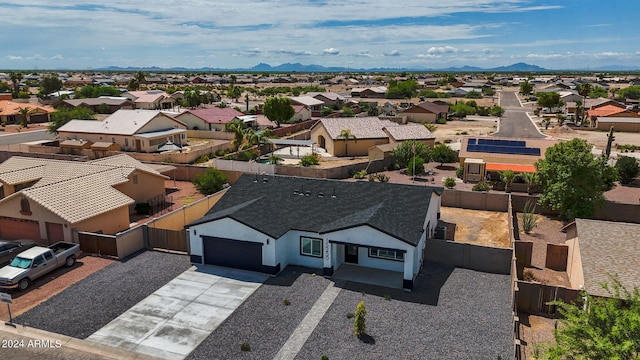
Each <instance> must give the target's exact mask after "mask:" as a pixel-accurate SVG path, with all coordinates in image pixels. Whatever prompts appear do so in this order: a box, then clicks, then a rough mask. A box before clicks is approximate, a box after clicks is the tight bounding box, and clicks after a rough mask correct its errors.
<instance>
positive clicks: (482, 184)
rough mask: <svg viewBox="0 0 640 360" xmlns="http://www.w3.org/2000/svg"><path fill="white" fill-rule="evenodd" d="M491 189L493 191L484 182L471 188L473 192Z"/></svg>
mask: <svg viewBox="0 0 640 360" xmlns="http://www.w3.org/2000/svg"><path fill="white" fill-rule="evenodd" d="M490 189H491V186H490V185H489V184H488V183H487V182H486V181H484V180H482V181H480V182H479V183H477V184H475V185H473V187H472V188H471V190H473V191H489V190H490Z"/></svg>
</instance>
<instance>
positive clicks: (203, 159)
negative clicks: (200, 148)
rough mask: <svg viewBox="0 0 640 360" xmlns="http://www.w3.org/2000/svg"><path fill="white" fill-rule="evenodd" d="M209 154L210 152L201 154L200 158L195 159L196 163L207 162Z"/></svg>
mask: <svg viewBox="0 0 640 360" xmlns="http://www.w3.org/2000/svg"><path fill="white" fill-rule="evenodd" d="M209 160H210V159H209V155H208V154H204V155H202V156H200V157H199V158H197V159H196V161H194V162H195V163H196V164H202V163H205V162H207V161H209Z"/></svg>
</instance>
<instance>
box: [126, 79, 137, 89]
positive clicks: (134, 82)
mask: <svg viewBox="0 0 640 360" xmlns="http://www.w3.org/2000/svg"><path fill="white" fill-rule="evenodd" d="M138 89H140V83H139V82H138V80H136V78H131V80H129V84H127V90H128V91H136V90H138Z"/></svg>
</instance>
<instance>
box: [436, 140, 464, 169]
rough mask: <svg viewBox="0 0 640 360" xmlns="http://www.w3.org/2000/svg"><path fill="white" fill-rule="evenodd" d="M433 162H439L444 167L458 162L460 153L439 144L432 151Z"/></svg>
mask: <svg viewBox="0 0 640 360" xmlns="http://www.w3.org/2000/svg"><path fill="white" fill-rule="evenodd" d="M431 160H433V161H435V162H439V163H440V166H442V165H443V164H444V163H452V162H455V161H456V160H458V153H456V151H455V150H453V149H451V148H450V147H448V146H447V145H445V144H438V145H436V146H434V147H433V149H431Z"/></svg>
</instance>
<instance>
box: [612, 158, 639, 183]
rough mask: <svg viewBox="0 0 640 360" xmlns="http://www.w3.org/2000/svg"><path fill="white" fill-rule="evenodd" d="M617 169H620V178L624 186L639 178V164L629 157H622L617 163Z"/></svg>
mask: <svg viewBox="0 0 640 360" xmlns="http://www.w3.org/2000/svg"><path fill="white" fill-rule="evenodd" d="M616 169H618V176H619V177H620V183H622V184H629V183H631V182H632V181H633V179H634V178H635V177H636V176H638V171H639V169H638V162H637V161H636V159H635V158H632V157H629V156H622V157H620V159H618V162H616Z"/></svg>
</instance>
